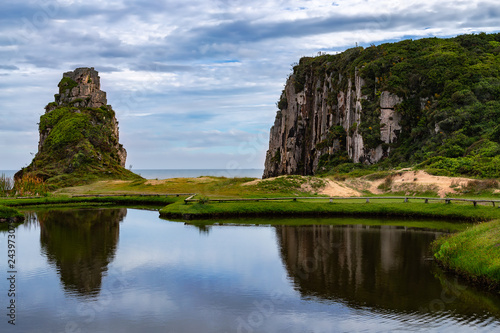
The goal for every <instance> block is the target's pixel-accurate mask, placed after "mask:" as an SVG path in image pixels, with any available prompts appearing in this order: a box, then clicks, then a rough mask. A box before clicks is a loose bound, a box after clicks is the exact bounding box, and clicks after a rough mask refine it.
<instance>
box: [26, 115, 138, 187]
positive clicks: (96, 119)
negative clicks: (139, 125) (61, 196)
mask: <svg viewBox="0 0 500 333" xmlns="http://www.w3.org/2000/svg"><path fill="white" fill-rule="evenodd" d="M114 117H115V114H114V111H113V110H112V109H111V107H109V106H108V107H104V106H103V107H100V108H75V107H69V106H63V107H59V108H56V109H54V110H53V111H51V112H49V113H46V114H44V115H43V116H41V117H40V132H42V133H48V135H47V137H46V139H45V141H44V144H43V145H42V147H41V149H40V151H39V152H38V153H37V155H36V157H35V158H34V159H33V161H32V163H31V164H30V165H29V166H28V167H27V168H25V169H23V171H24V172H25V173H30V174H32V175H35V176H36V177H39V178H42V179H43V180H45V181H46V182H47V183H49V184H51V185H53V186H56V187H60V186H69V185H77V184H82V183H87V182H89V181H92V180H97V179H134V178H139V176H137V175H135V174H133V173H132V172H130V171H128V170H126V169H125V168H123V167H122V166H121V165H120V158H119V151H118V149H116V146H117V145H118V142H117V140H116V137H115V136H114V135H113V128H114V126H115V124H113V120H114Z"/></svg>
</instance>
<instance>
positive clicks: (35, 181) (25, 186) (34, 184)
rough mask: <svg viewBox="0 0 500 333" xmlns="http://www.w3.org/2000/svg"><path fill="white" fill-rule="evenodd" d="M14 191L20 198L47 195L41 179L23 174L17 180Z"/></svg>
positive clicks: (45, 186) (45, 185) (46, 189)
mask: <svg viewBox="0 0 500 333" xmlns="http://www.w3.org/2000/svg"><path fill="white" fill-rule="evenodd" d="M14 190H15V192H16V194H17V195H20V196H30V195H34V196H45V195H47V193H48V188H47V184H45V182H44V181H43V179H41V178H38V177H36V176H32V175H30V174H25V175H23V177H22V178H21V179H17V180H16V182H15V185H14Z"/></svg>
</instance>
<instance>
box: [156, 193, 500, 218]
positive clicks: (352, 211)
mask: <svg viewBox="0 0 500 333" xmlns="http://www.w3.org/2000/svg"><path fill="white" fill-rule="evenodd" d="M338 215H360V216H392V217H415V218H420V217H423V218H440V219H454V220H461V221H488V220H492V219H496V218H500V209H498V208H493V207H491V206H489V207H488V206H477V207H474V206H473V205H472V204H470V203H469V204H462V203H453V204H444V203H428V204H425V203H423V201H418V202H417V201H416V200H415V201H413V202H408V203H402V202H401V201H400V200H399V201H395V200H391V199H387V200H383V201H376V202H374V201H372V202H371V203H365V202H363V201H359V200H354V199H353V200H342V201H340V200H338V201H334V202H333V203H330V202H328V201H327V200H324V201H323V200H318V201H316V200H315V201H306V200H302V201H301V200H300V198H299V199H297V201H292V200H286V201H259V202H253V201H250V202H223V203H215V202H210V203H205V204H201V203H188V204H185V203H184V202H182V201H179V202H176V203H174V204H172V205H168V206H166V207H164V208H162V209H161V210H160V216H162V217H173V218H208V217H236V216H338Z"/></svg>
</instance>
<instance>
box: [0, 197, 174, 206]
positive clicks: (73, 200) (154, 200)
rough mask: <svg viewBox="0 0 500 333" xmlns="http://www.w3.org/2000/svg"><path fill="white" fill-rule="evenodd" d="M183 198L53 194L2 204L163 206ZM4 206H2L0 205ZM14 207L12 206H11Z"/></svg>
mask: <svg viewBox="0 0 500 333" xmlns="http://www.w3.org/2000/svg"><path fill="white" fill-rule="evenodd" d="M180 199H182V197H176V196H165V195H163V196H139V195H136V196H134V195H129V196H99V197H98V196H96V197H68V196H52V197H40V198H33V199H0V205H4V206H9V207H6V208H10V207H27V206H41V205H44V206H46V205H80V204H83V205H89V204H90V205H92V204H95V205H155V206H158V207H162V206H165V205H169V204H172V203H174V202H177V201H178V200H180ZM0 207H2V206H0ZM10 209H12V208H10Z"/></svg>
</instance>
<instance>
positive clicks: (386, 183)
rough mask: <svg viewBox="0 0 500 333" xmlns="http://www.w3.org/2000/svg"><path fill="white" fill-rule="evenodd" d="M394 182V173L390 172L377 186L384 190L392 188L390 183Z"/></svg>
mask: <svg viewBox="0 0 500 333" xmlns="http://www.w3.org/2000/svg"><path fill="white" fill-rule="evenodd" d="M393 182H394V175H393V174H391V175H389V176H387V177H385V179H384V182H383V183H382V184H380V185H379V186H378V187H377V188H378V189H379V190H382V191H384V192H387V191H390V190H391V189H392V183H393Z"/></svg>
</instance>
